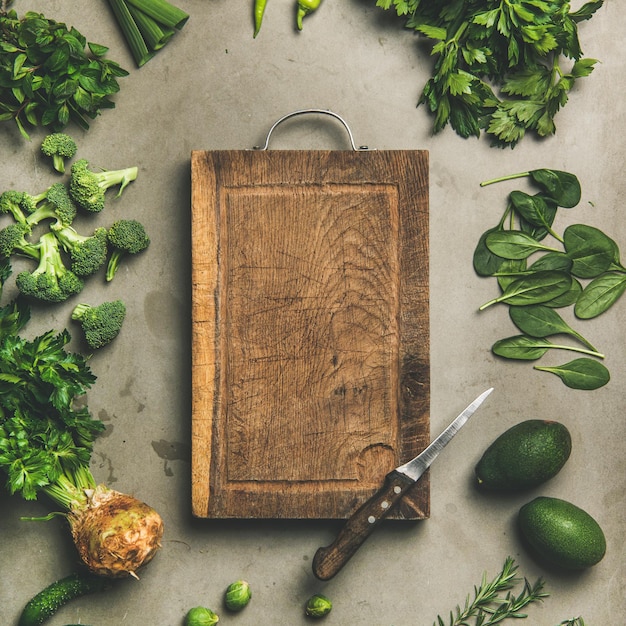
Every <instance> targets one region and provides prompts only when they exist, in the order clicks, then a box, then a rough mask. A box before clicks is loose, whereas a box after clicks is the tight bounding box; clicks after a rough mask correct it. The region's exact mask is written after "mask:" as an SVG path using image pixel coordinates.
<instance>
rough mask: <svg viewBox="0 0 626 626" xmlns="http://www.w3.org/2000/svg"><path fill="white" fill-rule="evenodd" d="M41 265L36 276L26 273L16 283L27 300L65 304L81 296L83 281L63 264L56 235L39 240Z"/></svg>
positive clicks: (35, 273) (19, 275) (43, 236)
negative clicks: (33, 299)
mask: <svg viewBox="0 0 626 626" xmlns="http://www.w3.org/2000/svg"><path fill="white" fill-rule="evenodd" d="M37 248H38V250H39V264H38V265H37V267H36V268H35V270H33V271H32V272H29V271H23V272H20V273H19V274H18V275H17V278H16V280H15V283H16V285H17V288H18V289H19V290H20V292H21V293H22V294H24V295H25V296H30V297H31V298H36V299H38V300H44V301H45V302H63V301H64V300H67V299H68V298H69V297H70V296H73V295H74V294H77V293H79V292H80V291H81V290H82V288H83V281H82V280H81V279H80V278H79V277H78V276H77V275H76V274H74V272H72V271H71V270H68V269H67V268H66V267H65V264H64V263H63V259H62V257H61V250H60V249H59V242H58V240H57V238H56V236H55V235H54V233H52V232H47V233H45V234H43V235H42V236H41V237H40V238H39V243H38V244H37Z"/></svg>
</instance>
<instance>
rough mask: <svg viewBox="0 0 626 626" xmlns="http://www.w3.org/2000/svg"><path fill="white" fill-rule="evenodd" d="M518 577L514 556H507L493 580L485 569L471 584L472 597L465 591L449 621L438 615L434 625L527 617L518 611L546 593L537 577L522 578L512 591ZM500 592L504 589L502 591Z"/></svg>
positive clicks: (489, 625)
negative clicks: (531, 579) (518, 587)
mask: <svg viewBox="0 0 626 626" xmlns="http://www.w3.org/2000/svg"><path fill="white" fill-rule="evenodd" d="M520 581H521V579H520V578H518V577H517V565H516V564H515V560H514V559H513V558H511V557H507V559H506V560H505V562H504V565H503V567H502V571H501V572H500V573H499V574H498V575H497V576H496V577H495V578H493V580H491V581H488V580H487V575H486V573H484V574H483V577H482V580H481V583H480V585H479V586H477V587H474V598H473V599H470V596H469V595H468V596H467V598H466V599H465V605H464V606H463V608H461V607H460V606H457V607H456V609H455V610H454V611H450V615H449V621H448V622H446V621H445V620H444V619H443V618H442V617H441V616H437V620H436V621H435V622H434V623H433V626H446V624H448V626H469V625H470V622H469V620H470V619H472V618H473V619H474V622H473V623H474V626H493V625H494V624H500V623H501V622H502V621H504V620H505V619H508V618H511V619H523V618H525V617H527V615H526V614H525V613H522V612H521V611H522V610H523V609H524V608H525V607H526V606H528V605H529V604H532V603H533V602H538V601H540V600H542V599H543V598H545V597H547V596H548V594H547V593H545V592H544V591H543V588H544V583H543V580H542V579H541V578H540V579H538V580H537V581H536V582H535V583H534V584H531V583H529V582H528V580H526V579H524V581H523V582H524V586H523V588H522V591H521V592H520V593H519V594H518V595H515V594H514V593H513V592H512V591H511V590H512V589H513V588H514V587H515V585H516V584H517V583H519V582H520ZM503 592H507V593H506V594H504V595H502V594H503Z"/></svg>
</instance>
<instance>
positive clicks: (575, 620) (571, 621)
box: [558, 617, 585, 626]
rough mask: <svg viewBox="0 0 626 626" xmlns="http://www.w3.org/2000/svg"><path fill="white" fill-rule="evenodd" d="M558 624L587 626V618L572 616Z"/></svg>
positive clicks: (562, 625) (563, 625)
mask: <svg viewBox="0 0 626 626" xmlns="http://www.w3.org/2000/svg"><path fill="white" fill-rule="evenodd" d="M558 626H585V620H584V619H583V618H582V617H572V618H570V619H566V620H564V621H562V622H561V623H560V624H559V625H558Z"/></svg>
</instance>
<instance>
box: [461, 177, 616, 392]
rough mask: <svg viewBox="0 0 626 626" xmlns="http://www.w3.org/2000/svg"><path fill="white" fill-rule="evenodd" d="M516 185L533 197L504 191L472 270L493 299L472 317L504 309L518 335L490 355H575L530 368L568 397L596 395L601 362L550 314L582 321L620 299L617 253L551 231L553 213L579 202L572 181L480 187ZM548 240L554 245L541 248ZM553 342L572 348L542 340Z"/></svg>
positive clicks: (594, 231)
mask: <svg viewBox="0 0 626 626" xmlns="http://www.w3.org/2000/svg"><path fill="white" fill-rule="evenodd" d="M517 178H527V179H529V180H530V181H531V183H532V184H534V185H535V186H536V187H538V188H539V191H538V193H535V194H534V195H531V194H529V193H526V192H524V191H519V190H515V191H512V192H511V193H510V194H509V196H508V203H507V207H506V210H505V211H504V214H503V216H502V218H501V219H500V222H499V223H498V224H497V225H496V226H495V227H492V228H490V229H488V230H487V231H485V232H484V233H483V234H482V235H481V237H480V239H479V241H478V243H477V245H476V248H475V249H474V256H473V264H474V270H475V271H476V273H477V274H478V275H479V276H484V277H487V276H489V277H494V278H496V279H497V282H498V287H499V291H500V293H499V295H498V296H496V297H494V298H492V299H491V300H489V301H488V302H486V303H485V304H483V305H482V306H480V307H479V310H481V311H483V310H484V309H486V308H488V307H490V306H492V305H494V304H498V303H501V304H506V305H508V307H509V314H510V317H511V321H512V322H513V323H514V324H515V326H516V327H517V329H518V330H519V331H521V333H522V334H519V335H514V336H512V337H507V338H505V339H500V340H498V341H496V342H495V343H494V345H493V346H492V352H493V353H494V354H496V355H497V356H499V357H502V358H506V359H516V360H522V361H535V360H538V359H540V358H541V357H542V356H543V355H544V354H546V353H547V352H548V351H549V350H569V351H573V352H578V353H582V354H584V355H586V356H584V357H581V358H578V359H575V360H573V361H571V362H569V363H565V364H563V365H560V366H554V367H548V366H538V365H535V366H534V367H535V369H536V370H539V371H545V372H551V373H553V374H555V375H556V376H558V377H559V378H560V379H561V380H562V381H563V383H564V384H565V385H567V386H568V387H571V388H573V389H587V390H589V389H597V388H598V387H601V386H603V385H605V384H606V383H607V382H608V381H609V379H610V375H609V371H608V369H607V368H606V367H605V366H604V365H603V364H602V363H601V362H600V361H599V360H597V359H603V358H604V355H603V354H601V353H600V352H598V351H597V350H596V348H595V347H594V346H593V345H592V344H591V342H590V341H589V340H587V339H586V338H585V337H584V336H583V335H582V334H581V333H579V332H578V331H577V330H575V329H574V328H572V326H571V325H570V324H569V323H567V322H566V321H565V319H564V318H563V317H562V316H561V315H560V314H559V313H558V312H557V310H556V309H563V308H566V307H573V313H574V316H575V317H576V318H578V319H581V320H587V319H591V318H594V317H597V316H598V315H601V314H602V313H604V312H605V311H606V310H607V309H609V308H610V307H611V306H612V305H613V304H614V303H615V302H617V300H618V299H619V298H620V297H621V296H622V294H623V293H624V292H625V291H626V268H625V267H624V266H623V265H622V263H621V260H620V252H619V247H618V245H617V243H616V242H615V241H614V240H613V239H611V238H610V237H609V236H608V235H606V234H605V233H604V232H602V231H601V230H599V229H598V228H595V227H593V226H588V225H586V224H572V225H570V226H568V227H567V228H565V230H564V231H563V234H562V235H561V234H559V233H558V232H557V231H556V230H555V229H554V222H555V219H556V216H557V213H558V209H559V208H564V209H571V208H574V207H575V206H576V205H577V204H578V203H579V202H580V199H581V188H580V183H579V181H578V179H577V177H576V176H575V175H574V174H570V173H569V172H563V171H560V170H551V169H545V168H544V169H536V170H530V171H527V172H522V173H519V174H512V175H509V176H503V177H501V178H496V179H493V180H489V181H486V182H484V183H481V186H483V187H484V186H485V185H490V184H492V183H496V182H501V181H505V180H513V179H517ZM548 238H550V239H551V240H552V242H554V243H550V244H548V243H546V241H547V240H548ZM556 335H565V336H568V337H570V338H571V339H574V340H575V341H576V342H577V343H578V344H579V345H571V344H563V343H556V342H555V341H553V340H550V339H548V338H549V337H550V338H552V337H554V336H556ZM591 357H593V358H591Z"/></svg>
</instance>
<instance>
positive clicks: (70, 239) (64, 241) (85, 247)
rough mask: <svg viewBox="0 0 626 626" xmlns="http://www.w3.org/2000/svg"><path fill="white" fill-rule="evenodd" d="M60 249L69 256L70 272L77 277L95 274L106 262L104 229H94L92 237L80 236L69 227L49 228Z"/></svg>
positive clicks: (105, 231) (106, 251)
mask: <svg viewBox="0 0 626 626" xmlns="http://www.w3.org/2000/svg"><path fill="white" fill-rule="evenodd" d="M51 229H52V232H53V233H54V234H55V235H56V238H57V239H58V241H59V243H60V244H61V247H62V248H63V249H64V250H65V252H67V253H68V254H69V255H70V261H71V270H72V272H74V274H76V275H77V276H91V274H95V273H96V272H97V271H98V270H99V269H100V268H101V267H102V266H103V265H104V264H105V263H106V260H107V254H108V244H107V230H106V228H96V230H95V231H94V233H93V235H91V236H85V235H81V234H79V233H78V232H76V230H74V228H72V227H71V226H62V227H59V226H56V225H52V226H51Z"/></svg>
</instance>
